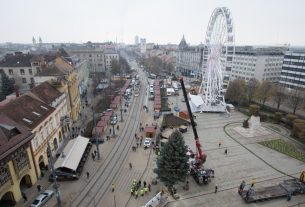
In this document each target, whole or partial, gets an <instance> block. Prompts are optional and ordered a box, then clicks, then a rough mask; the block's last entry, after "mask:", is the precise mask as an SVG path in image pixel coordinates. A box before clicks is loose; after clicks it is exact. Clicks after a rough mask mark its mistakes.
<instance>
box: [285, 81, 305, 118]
mask: <svg viewBox="0 0 305 207" xmlns="http://www.w3.org/2000/svg"><path fill="white" fill-rule="evenodd" d="M288 97H289V98H288V104H289V107H291V109H292V113H293V114H295V112H296V110H297V109H298V108H299V107H300V106H301V105H302V104H303V103H304V100H305V91H304V89H303V88H300V87H296V88H295V89H292V90H290V91H289V93H288Z"/></svg>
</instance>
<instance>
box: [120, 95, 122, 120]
mask: <svg viewBox="0 0 305 207" xmlns="http://www.w3.org/2000/svg"><path fill="white" fill-rule="evenodd" d="M122 98H123V96H122V95H121V92H120V104H121V109H120V111H121V122H123V108H122Z"/></svg>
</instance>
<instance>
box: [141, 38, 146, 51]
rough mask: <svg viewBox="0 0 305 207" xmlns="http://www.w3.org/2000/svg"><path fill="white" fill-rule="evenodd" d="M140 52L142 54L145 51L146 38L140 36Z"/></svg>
mask: <svg viewBox="0 0 305 207" xmlns="http://www.w3.org/2000/svg"><path fill="white" fill-rule="evenodd" d="M140 52H141V53H142V54H144V53H145V52H146V39H145V38H141V39H140Z"/></svg>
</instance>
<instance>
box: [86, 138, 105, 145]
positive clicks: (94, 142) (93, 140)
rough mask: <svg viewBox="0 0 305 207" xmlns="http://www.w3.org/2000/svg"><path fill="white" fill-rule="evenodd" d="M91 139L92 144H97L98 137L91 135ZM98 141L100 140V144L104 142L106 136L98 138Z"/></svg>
mask: <svg viewBox="0 0 305 207" xmlns="http://www.w3.org/2000/svg"><path fill="white" fill-rule="evenodd" d="M89 141H90V142H91V144H96V138H95V137H91V138H90V140H89ZM97 141H98V143H99V144H103V143H104V141H105V140H104V138H98V139H97Z"/></svg>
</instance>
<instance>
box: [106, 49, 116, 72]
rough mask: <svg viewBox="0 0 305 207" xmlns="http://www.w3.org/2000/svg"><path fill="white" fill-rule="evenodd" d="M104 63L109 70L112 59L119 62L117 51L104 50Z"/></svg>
mask: <svg viewBox="0 0 305 207" xmlns="http://www.w3.org/2000/svg"><path fill="white" fill-rule="evenodd" d="M104 54H105V65H106V71H111V64H112V61H113V60H115V61H117V62H119V61H120V60H119V58H120V56H119V53H118V52H117V51H116V50H105V51H104Z"/></svg>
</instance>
